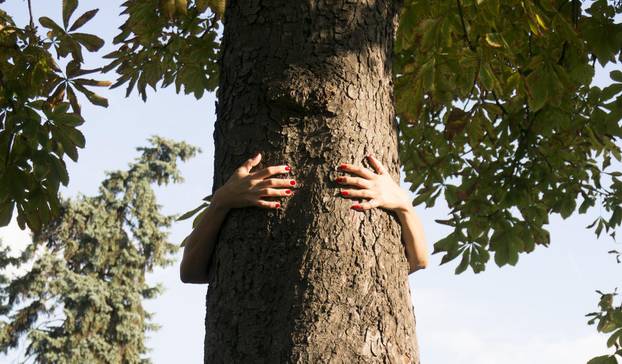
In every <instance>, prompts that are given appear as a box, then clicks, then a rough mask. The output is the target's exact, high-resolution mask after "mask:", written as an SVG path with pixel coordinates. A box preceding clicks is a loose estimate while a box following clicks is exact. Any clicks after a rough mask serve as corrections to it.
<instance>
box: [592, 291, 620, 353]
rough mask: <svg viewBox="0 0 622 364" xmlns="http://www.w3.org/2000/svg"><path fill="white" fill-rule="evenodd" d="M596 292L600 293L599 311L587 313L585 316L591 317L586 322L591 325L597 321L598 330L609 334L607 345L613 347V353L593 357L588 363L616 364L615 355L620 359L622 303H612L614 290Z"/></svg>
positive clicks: (614, 294)
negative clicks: (611, 291) (616, 304)
mask: <svg viewBox="0 0 622 364" xmlns="http://www.w3.org/2000/svg"><path fill="white" fill-rule="evenodd" d="M616 291H617V290H616ZM596 292H598V293H599V294H600V302H599V303H598V307H599V308H600V312H592V313H589V314H587V315H586V316H588V317H592V318H591V319H590V320H589V321H588V324H590V325H593V324H594V323H595V322H598V323H597V325H596V329H597V330H598V332H602V333H605V334H611V335H610V336H609V339H608V340H607V347H614V349H615V353H614V354H613V355H603V356H598V357H595V358H593V359H592V360H590V361H589V362H588V364H617V362H618V361H617V359H616V357H619V358H620V359H622V304H620V305H618V306H615V305H614V297H615V296H616V295H617V293H616V292H613V293H602V292H601V291H596Z"/></svg>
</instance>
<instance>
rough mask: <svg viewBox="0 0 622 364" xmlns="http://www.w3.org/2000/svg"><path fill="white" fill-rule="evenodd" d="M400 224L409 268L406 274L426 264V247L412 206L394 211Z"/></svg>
mask: <svg viewBox="0 0 622 364" xmlns="http://www.w3.org/2000/svg"><path fill="white" fill-rule="evenodd" d="M396 213H397V216H398V218H399V220H400V224H401V225H402V239H403V240H404V247H405V250H406V258H407V259H408V263H409V266H410V269H409V271H408V274H411V273H413V272H415V271H416V270H418V269H422V268H425V267H426V266H427V265H428V247H427V242H426V240H425V235H424V233H423V224H422V223H421V221H420V220H419V217H418V216H417V214H416V213H415V210H414V209H413V207H412V206H410V205H409V206H407V207H405V208H404V209H401V210H397V211H396Z"/></svg>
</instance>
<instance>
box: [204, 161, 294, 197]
mask: <svg viewBox="0 0 622 364" xmlns="http://www.w3.org/2000/svg"><path fill="white" fill-rule="evenodd" d="M260 161H261V154H260V153H257V155H256V156H254V157H252V158H250V159H248V160H247V161H246V162H244V164H242V165H241V166H240V167H238V168H237V169H236V170H235V171H234V172H233V175H231V177H229V179H228V180H227V182H226V183H225V184H224V185H223V186H222V187H220V188H219V189H218V190H217V191H216V193H214V197H213V198H212V202H211V204H212V205H214V206H215V207H220V208H224V209H231V208H240V207H248V206H259V207H264V208H279V207H281V203H280V202H278V201H269V200H265V199H262V198H264V197H286V196H291V195H292V194H293V192H292V190H291V188H293V187H294V186H295V185H296V181H295V180H293V179H283V178H268V177H271V176H274V175H277V174H284V173H289V171H290V170H291V168H290V167H289V166H287V165H282V166H270V167H267V168H264V169H262V170H259V171H257V172H253V173H252V172H251V169H252V168H253V167H255V166H256V165H258V164H259V162H260Z"/></svg>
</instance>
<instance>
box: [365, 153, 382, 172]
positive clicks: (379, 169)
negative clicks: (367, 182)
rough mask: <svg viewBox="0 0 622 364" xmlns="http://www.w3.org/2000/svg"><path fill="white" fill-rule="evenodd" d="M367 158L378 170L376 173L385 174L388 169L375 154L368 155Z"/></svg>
mask: <svg viewBox="0 0 622 364" xmlns="http://www.w3.org/2000/svg"><path fill="white" fill-rule="evenodd" d="M367 160H368V161H369V164H371V166H372V167H374V169H375V170H376V173H378V174H384V173H385V172H386V171H387V170H386V169H385V168H384V166H383V165H382V163H380V161H379V160H377V159H376V157H374V156H373V155H371V154H370V155H368V156H367Z"/></svg>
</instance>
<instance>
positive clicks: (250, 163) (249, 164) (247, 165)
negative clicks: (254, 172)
mask: <svg viewBox="0 0 622 364" xmlns="http://www.w3.org/2000/svg"><path fill="white" fill-rule="evenodd" d="M259 162H261V153H257V154H256V155H255V156H254V157H251V158H250V159H248V160H247V161H246V162H244V165H243V167H244V169H245V170H246V173H250V171H251V169H253V167H255V166H256V165H258V164H259Z"/></svg>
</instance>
